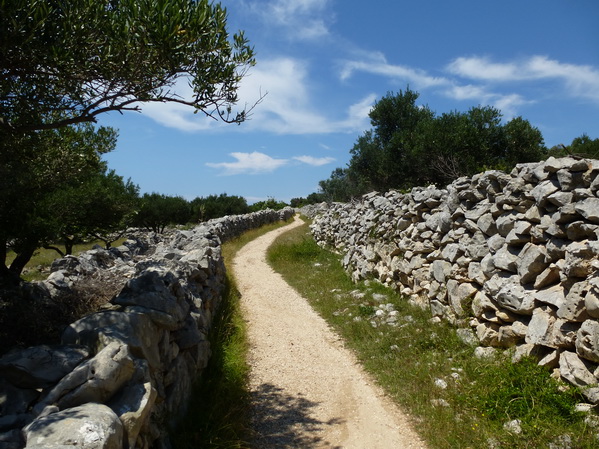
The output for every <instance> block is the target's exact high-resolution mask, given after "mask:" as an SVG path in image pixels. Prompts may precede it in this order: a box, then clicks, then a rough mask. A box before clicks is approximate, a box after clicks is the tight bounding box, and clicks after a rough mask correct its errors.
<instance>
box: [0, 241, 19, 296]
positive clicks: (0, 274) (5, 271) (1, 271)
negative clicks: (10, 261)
mask: <svg viewBox="0 0 599 449" xmlns="http://www.w3.org/2000/svg"><path fill="white" fill-rule="evenodd" d="M7 253H8V250H7V248H6V239H3V238H0V287H3V286H6V287H8V286H14V285H17V284H18V283H19V282H20V278H19V276H15V274H14V273H13V272H12V271H10V270H9V268H8V267H7V266H6V254H7Z"/></svg>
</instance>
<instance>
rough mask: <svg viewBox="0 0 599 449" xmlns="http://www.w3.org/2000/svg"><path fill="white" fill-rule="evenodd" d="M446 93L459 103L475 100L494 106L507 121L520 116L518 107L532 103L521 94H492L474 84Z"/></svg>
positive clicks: (452, 88)
mask: <svg viewBox="0 0 599 449" xmlns="http://www.w3.org/2000/svg"><path fill="white" fill-rule="evenodd" d="M444 93H445V95H446V96H448V97H449V98H454V99H456V100H459V101H465V100H474V101H476V102H478V104H482V105H491V106H494V107H496V108H497V109H499V110H500V111H501V112H502V114H503V117H504V118H505V119H511V118H513V117H514V116H516V115H518V114H517V109H518V106H521V105H524V104H530V103H532V102H531V101H529V100H526V99H524V98H523V97H522V96H521V95H519V94H514V93H512V94H502V93H498V92H492V91H490V90H489V89H488V88H487V87H485V86H475V85H472V84H468V85H464V86H460V85H453V86H451V88H449V89H447V90H445V91H444Z"/></svg>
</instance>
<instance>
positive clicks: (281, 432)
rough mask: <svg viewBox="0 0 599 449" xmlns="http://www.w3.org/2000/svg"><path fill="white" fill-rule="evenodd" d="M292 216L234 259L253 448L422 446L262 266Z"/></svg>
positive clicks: (324, 328) (324, 329) (303, 304)
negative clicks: (243, 326)
mask: <svg viewBox="0 0 599 449" xmlns="http://www.w3.org/2000/svg"><path fill="white" fill-rule="evenodd" d="M301 224H302V222H301V220H299V219H298V218H296V219H295V221H294V222H293V223H291V224H289V225H288V226H285V227H283V228H279V229H276V230H274V231H272V232H270V233H268V234H265V235H264V236H262V237H260V238H258V239H256V240H254V241H252V242H250V243H249V244H247V245H246V246H244V247H243V248H242V249H241V250H240V251H239V252H238V253H237V256H236V257H235V259H234V261H233V272H234V276H235V279H236V282H237V286H238V288H239V291H240V292H241V295H242V299H241V301H242V310H243V313H244V316H245V319H246V320H247V322H248V338H249V343H250V354H249V362H250V365H251V367H252V368H251V376H250V388H251V393H252V404H253V405H252V407H253V410H252V420H253V430H254V432H255V440H254V447H256V448H261V449H270V448H302V449H311V448H344V449H345V448H348V449H349V448H355V449H389V448H393V449H402V448H424V447H425V445H424V443H423V442H422V441H421V440H420V439H419V437H418V436H417V435H416V433H415V432H414V431H413V430H412V428H411V426H410V423H409V421H408V419H407V417H406V416H405V415H403V414H402V413H401V412H400V411H399V410H398V409H397V408H396V407H395V405H394V404H392V403H391V402H390V401H389V400H388V399H387V398H386V397H385V396H384V395H383V394H382V393H381V392H380V391H379V390H378V387H376V386H375V385H374V384H373V382H371V381H370V380H369V378H368V377H367V376H366V375H365V373H364V372H363V371H362V369H361V367H360V366H359V365H358V364H357V363H356V361H355V358H354V356H353V355H352V354H351V353H350V352H349V351H348V350H347V349H345V348H344V347H343V344H342V343H341V342H340V341H339V338H338V337H337V336H336V335H335V334H334V333H333V332H332V331H331V329H330V328H329V327H328V325H327V324H326V322H325V321H324V320H323V319H322V318H320V316H319V315H318V314H317V313H316V312H314V311H313V310H312V308H311V307H310V306H309V305H308V302H307V301H306V300H305V299H304V298H302V297H301V296H299V294H298V293H297V292H296V291H295V290H293V289H292V288H291V287H290V286H289V285H287V283H285V281H284V280H283V279H282V278H281V276H280V275H279V274H277V273H275V272H274V271H273V270H272V269H271V268H270V266H269V265H268V264H267V263H266V261H265V254H266V250H267V248H268V246H269V245H270V244H271V243H272V241H273V240H274V239H275V238H276V237H277V236H279V235H280V234H281V233H283V232H285V231H286V230H288V229H290V228H291V227H295V226H299V225H301Z"/></svg>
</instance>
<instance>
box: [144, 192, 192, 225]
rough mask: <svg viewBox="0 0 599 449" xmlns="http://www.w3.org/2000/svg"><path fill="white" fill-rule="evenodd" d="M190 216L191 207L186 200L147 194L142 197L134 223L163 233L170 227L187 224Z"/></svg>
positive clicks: (177, 197) (178, 197) (158, 194)
mask: <svg viewBox="0 0 599 449" xmlns="http://www.w3.org/2000/svg"><path fill="white" fill-rule="evenodd" d="M190 216H191V210H190V205H189V202H188V201H187V200H186V199H185V198H183V197H180V196H170V195H163V194H160V193H145V194H144V195H143V196H142V197H141V201H140V206H139V210H138V212H137V214H136V216H135V218H134V220H133V223H134V224H135V225H136V226H142V227H144V228H146V229H148V230H150V231H154V232H157V233H161V232H164V229H165V228H166V227H167V226H168V225H175V224H184V223H187V222H188V221H189V217H190Z"/></svg>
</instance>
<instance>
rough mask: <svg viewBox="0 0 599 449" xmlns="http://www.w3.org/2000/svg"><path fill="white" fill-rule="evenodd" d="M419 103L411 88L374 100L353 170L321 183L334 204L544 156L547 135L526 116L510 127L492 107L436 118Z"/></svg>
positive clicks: (338, 171)
mask: <svg viewBox="0 0 599 449" xmlns="http://www.w3.org/2000/svg"><path fill="white" fill-rule="evenodd" d="M418 98H419V94H418V93H417V92H415V91H412V90H410V89H409V88H408V89H406V90H405V91H399V93H396V94H393V93H388V94H387V95H386V96H384V97H383V98H382V99H381V100H379V101H378V102H376V103H375V105H374V106H373V108H372V110H371V111H370V114H369V116H370V121H371V124H372V129H370V130H367V131H366V132H365V133H364V134H363V135H362V136H360V137H358V140H357V141H356V143H355V144H354V146H353V148H352V149H351V150H350V153H351V159H350V162H349V164H348V167H347V168H345V169H341V168H339V169H336V170H335V171H333V173H332V174H331V177H330V178H329V179H327V180H324V181H321V182H320V190H321V192H322V193H323V194H324V195H325V197H326V198H327V200H328V201H347V200H348V199H350V198H352V197H354V196H356V195H360V194H363V193H365V192H369V191H372V190H378V191H385V190H389V189H408V188H411V187H414V186H417V185H428V184H439V185H446V184H449V183H450V182H452V181H453V180H454V179H456V178H458V177H460V176H466V175H473V174H475V173H477V172H480V171H482V170H485V169H503V170H509V169H511V168H512V167H513V166H514V165H515V164H517V163H519V162H532V161H537V160H540V159H542V158H543V157H544V156H545V155H546V148H545V146H544V144H543V136H542V135H541V132H540V131H539V130H538V129H537V128H535V127H533V126H532V125H531V124H530V123H529V122H528V121H527V120H524V119H523V118H521V117H516V118H514V119H512V120H510V121H508V122H507V123H505V124H504V123H503V121H502V114H501V112H500V111H499V110H498V109H496V108H493V107H489V106H477V107H473V108H471V109H470V110H469V111H467V112H459V111H452V112H448V113H443V114H441V115H437V114H435V113H434V112H433V111H431V110H430V109H429V108H428V107H427V106H422V105H418V104H417V103H416V101H417V100H418Z"/></svg>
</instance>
